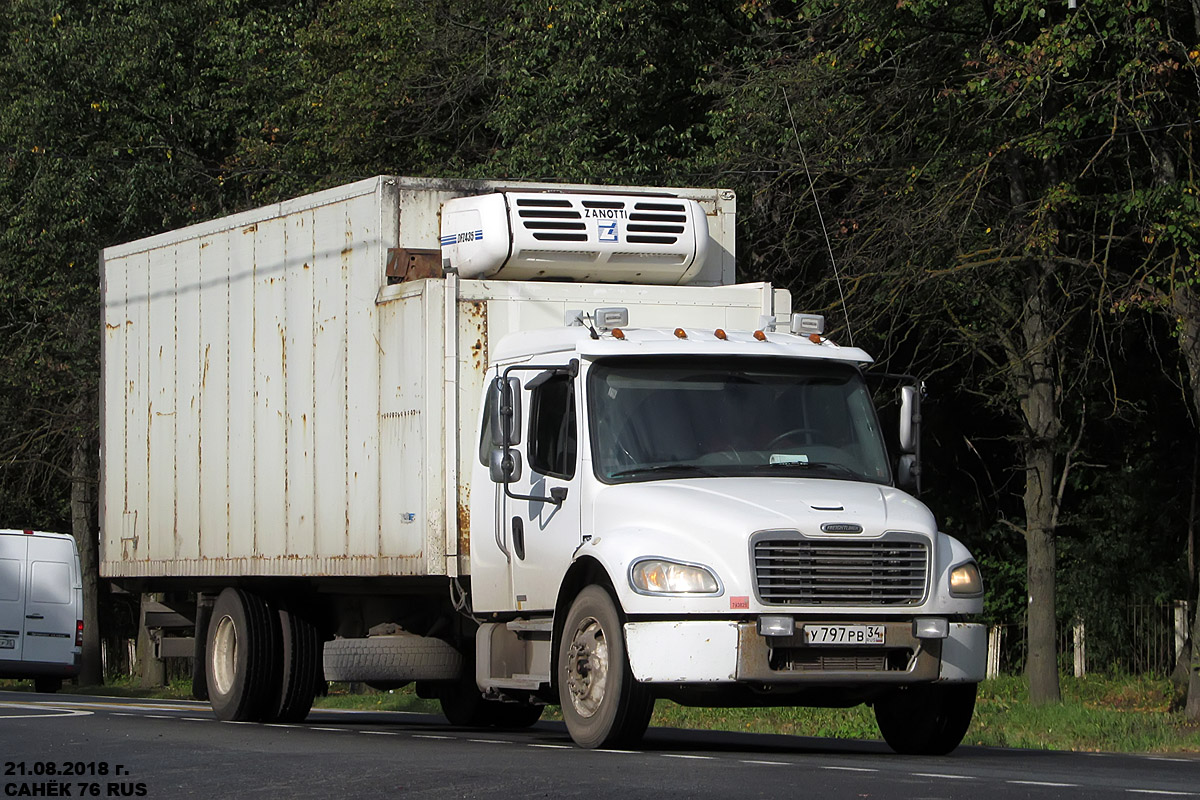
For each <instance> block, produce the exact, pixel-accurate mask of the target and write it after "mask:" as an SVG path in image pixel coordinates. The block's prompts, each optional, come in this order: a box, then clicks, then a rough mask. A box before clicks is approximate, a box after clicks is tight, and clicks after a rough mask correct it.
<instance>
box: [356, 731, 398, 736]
mask: <svg viewBox="0 0 1200 800" xmlns="http://www.w3.org/2000/svg"><path fill="white" fill-rule="evenodd" d="M359 733H365V734H367V735H368V736H399V735H400V734H398V733H396V731H359Z"/></svg>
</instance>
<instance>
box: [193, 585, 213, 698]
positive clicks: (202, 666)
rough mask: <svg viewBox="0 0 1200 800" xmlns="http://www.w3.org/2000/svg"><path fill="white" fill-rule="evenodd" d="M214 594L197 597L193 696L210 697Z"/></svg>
mask: <svg viewBox="0 0 1200 800" xmlns="http://www.w3.org/2000/svg"><path fill="white" fill-rule="evenodd" d="M212 611H213V599H212V595H200V596H199V597H197V598H196V627H195V632H194V637H193V642H194V643H193V645H192V698H193V699H195V700H207V699H208V667H207V661H208V659H207V658H206V655H207V653H208V651H207V650H206V649H205V648H206V647H207V646H208V623H209V621H210V620H211V619H212Z"/></svg>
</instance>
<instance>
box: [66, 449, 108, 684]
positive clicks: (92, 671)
mask: <svg viewBox="0 0 1200 800" xmlns="http://www.w3.org/2000/svg"><path fill="white" fill-rule="evenodd" d="M94 452H95V448H94V447H93V446H92V443H91V442H90V441H89V440H88V437H84V436H81V437H79V438H77V439H76V440H75V447H74V451H73V452H72V453H71V534H72V535H73V536H74V537H75V544H76V546H77V547H78V548H79V561H80V566H81V567H82V569H83V662H82V664H81V665H80V672H79V679H78V680H79V684H80V685H81V686H98V685H100V684H102V683H104V668H103V664H102V663H101V657H100V614H99V610H100V540H99V530H98V526H97V513H96V469H97V465H96V459H95V456H94V455H93V454H94Z"/></svg>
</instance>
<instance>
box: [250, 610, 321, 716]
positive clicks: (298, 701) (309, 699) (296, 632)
mask: <svg viewBox="0 0 1200 800" xmlns="http://www.w3.org/2000/svg"><path fill="white" fill-rule="evenodd" d="M278 614H279V636H280V671H279V675H280V687H279V697H278V700H277V701H276V702H275V704H274V705H273V707H272V708H270V709H268V713H265V714H264V715H263V720H264V721H272V722H300V721H302V720H303V719H304V718H305V717H307V716H308V712H309V711H310V710H311V709H312V704H313V698H314V697H315V696H316V693H317V683H318V681H319V680H320V678H321V676H320V674H319V673H320V670H321V639H320V636H319V635H318V634H317V629H316V628H315V627H313V625H312V623H311V622H309V621H308V620H306V619H305V618H304V617H302V616H300V615H299V614H297V613H295V612H294V611H292V610H290V609H288V608H287V607H286V606H285V607H283V608H280V609H279V612H278Z"/></svg>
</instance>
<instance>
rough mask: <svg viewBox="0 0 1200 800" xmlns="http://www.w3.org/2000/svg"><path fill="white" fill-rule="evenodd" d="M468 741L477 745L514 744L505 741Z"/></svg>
mask: <svg viewBox="0 0 1200 800" xmlns="http://www.w3.org/2000/svg"><path fill="white" fill-rule="evenodd" d="M467 741H468V742H475V743H476V744H512V742H506V741H505V740H503V739H467Z"/></svg>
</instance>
